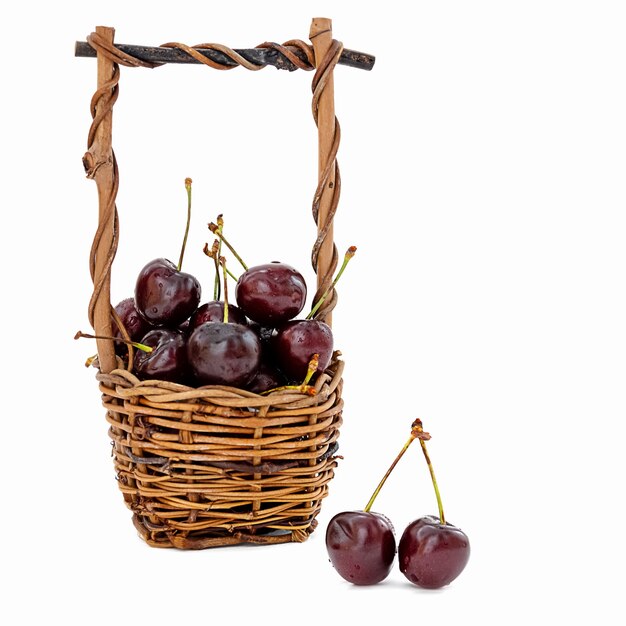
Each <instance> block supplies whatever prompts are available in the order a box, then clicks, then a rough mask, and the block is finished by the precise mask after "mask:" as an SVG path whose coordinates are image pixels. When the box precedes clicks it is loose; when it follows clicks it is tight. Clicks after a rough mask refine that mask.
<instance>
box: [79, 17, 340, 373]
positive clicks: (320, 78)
mask: <svg viewBox="0 0 626 626" xmlns="http://www.w3.org/2000/svg"><path fill="white" fill-rule="evenodd" d="M114 36H115V29H113V28H110V27H107V26H97V27H96V29H95V32H94V33H92V34H91V35H90V37H89V38H88V41H89V43H90V44H91V46H92V47H94V48H95V49H96V51H97V67H98V69H97V89H96V91H95V93H94V95H93V97H92V99H91V115H92V123H91V126H90V128H89V133H88V139H87V152H86V153H85V155H84V157H83V165H84V167H85V172H86V174H87V178H91V179H94V180H95V181H96V185H97V190H98V228H97V230H96V233H95V236H94V239H93V243H92V246H91V252H90V263H89V269H90V273H91V279H92V282H93V286H94V288H93V293H92V296H91V299H90V301H89V307H88V318H89V323H90V324H91V326H92V328H93V329H94V330H95V333H96V335H101V336H111V320H112V316H113V315H114V311H113V307H112V306H111V267H112V264H113V260H114V258H115V254H116V252H117V245H118V239H119V228H118V226H119V223H118V213H117V206H116V197H117V191H118V187H119V171H118V167H117V161H116V159H115V153H114V151H113V146H112V127H113V106H114V104H115V102H116V100H117V97H118V92H119V85H118V83H119V79H120V68H119V66H120V65H124V66H127V67H156V66H157V64H154V63H148V62H145V61H141V60H140V59H137V58H135V57H133V56H131V55H129V54H128V53H121V52H120V51H119V50H118V49H117V48H116V47H115V46H114V44H113V40H114ZM309 37H310V39H311V42H312V47H313V54H308V55H307V57H309V58H311V57H314V60H315V66H312V65H311V66H309V65H307V64H305V63H301V64H300V65H299V66H298V67H300V68H301V69H315V74H314V77H313V81H312V91H313V102H312V110H313V117H314V120H315V123H316V125H317V129H318V152H319V163H318V186H317V189H316V191H315V195H314V198H313V205H312V212H313V218H314V220H315V222H316V225H317V238H316V240H315V243H314V245H313V251H312V256H311V263H312V266H313V270H314V271H315V273H316V276H317V291H316V294H315V296H314V302H316V301H317V300H318V299H319V298H320V297H321V296H322V295H323V294H324V292H325V291H326V290H327V289H328V288H329V287H330V285H331V283H332V278H333V273H334V272H335V270H336V268H337V262H338V254H337V248H336V246H335V243H334V241H333V219H334V216H335V212H336V210H337V205H338V203H339V195H340V191H341V178H340V175H339V168H338V165H337V150H338V148H339V142H340V127H339V122H338V120H337V118H336V116H335V106H334V84H333V70H334V68H335V65H336V64H337V62H338V60H339V57H340V56H341V53H342V51H343V44H342V43H341V42H338V41H336V40H334V39H333V37H332V22H331V20H330V19H328V18H313V20H312V22H311V29H310V32H309ZM289 43H291V44H293V43H297V44H298V45H300V47H301V48H302V47H307V45H306V44H304V42H295V41H292V42H289ZM168 45H169V46H172V45H180V47H181V49H184V48H189V47H188V46H182V44H168ZM262 45H263V46H267V44H262ZM272 46H275V47H276V48H277V49H280V48H282V46H279V45H278V44H272ZM308 48H309V50H310V47H308ZM222 49H223V50H229V49H227V48H225V47H222ZM231 67H232V66H231ZM219 69H230V67H222V68H219ZM249 69H252V68H249ZM254 69H258V68H254ZM336 303H337V294H336V290H335V289H334V288H333V289H332V291H331V293H329V294H328V296H327V297H326V299H325V301H324V303H323V305H322V306H321V307H320V309H319V310H318V311H317V314H316V316H315V317H316V318H317V319H321V320H323V321H326V323H327V324H329V325H331V324H332V319H331V317H332V316H331V313H332V310H333V309H334V307H335V305H336ZM96 341H97V350H98V361H99V367H100V371H101V372H103V373H109V372H111V371H112V370H114V369H115V368H116V367H117V359H116V356H115V348H114V344H113V341H112V340H110V339H97V340H96Z"/></svg>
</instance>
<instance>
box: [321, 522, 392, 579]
mask: <svg viewBox="0 0 626 626" xmlns="http://www.w3.org/2000/svg"><path fill="white" fill-rule="evenodd" d="M326 550H327V551H328V556H329V557H330V562H331V563H332V565H333V567H334V568H335V570H336V571H337V572H338V574H339V575H340V576H341V577H342V578H344V579H345V580H347V581H348V582H351V583H353V584H355V585H374V584H376V583H379V582H381V581H382V580H384V579H385V578H387V576H388V575H389V572H390V571H391V568H392V566H393V561H394V558H395V555H396V540H395V534H394V529H393V525H392V524H391V522H390V521H389V519H388V518H387V517H385V516H384V515H382V514H381V513H371V512H365V511H344V512H342V513H338V514H337V515H335V516H334V517H333V518H332V519H331V520H330V522H329V523H328V526H327V528H326Z"/></svg>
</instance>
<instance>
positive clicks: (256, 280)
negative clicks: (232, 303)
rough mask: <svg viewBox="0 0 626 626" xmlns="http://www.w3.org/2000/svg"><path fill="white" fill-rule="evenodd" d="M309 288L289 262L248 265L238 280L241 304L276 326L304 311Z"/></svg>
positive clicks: (266, 323) (237, 294)
mask: <svg viewBox="0 0 626 626" xmlns="http://www.w3.org/2000/svg"><path fill="white" fill-rule="evenodd" d="M306 294H307V288H306V283H305V281H304V278H303V276H302V274H300V272H298V271H297V270H295V269H294V268H293V267H291V266H290V265H287V264H286V263H279V262H274V263H265V264H263V265H257V266H255V267H250V268H248V269H247V270H246V271H245V272H244V273H243V274H241V276H239V280H238V281H237V285H236V286H235V298H236V300H237V305H238V306H239V308H240V309H241V310H242V311H243V312H244V313H245V314H246V316H247V317H249V318H250V319H251V320H253V321H255V322H258V323H259V324H261V325H262V326H270V327H276V326H278V325H279V324H282V323H283V322H286V321H287V320H290V319H293V318H294V317H296V315H298V313H300V311H302V309H303V308H304V304H305V302H306Z"/></svg>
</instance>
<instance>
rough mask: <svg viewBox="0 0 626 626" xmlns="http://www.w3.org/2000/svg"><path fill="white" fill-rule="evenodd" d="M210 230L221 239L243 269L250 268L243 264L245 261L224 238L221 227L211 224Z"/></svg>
mask: <svg viewBox="0 0 626 626" xmlns="http://www.w3.org/2000/svg"><path fill="white" fill-rule="evenodd" d="M209 230H210V231H211V232H212V233H213V234H214V235H216V236H217V237H219V239H220V241H222V243H224V245H225V246H226V247H227V248H228V249H229V250H230V251H231V252H232V253H233V254H234V255H235V258H236V259H237V260H238V261H239V263H241V267H243V269H244V270H247V269H248V266H247V265H246V264H245V263H244V262H243V259H242V258H241V257H240V256H239V255H238V254H237V251H236V250H235V248H233V247H232V246H231V244H230V243H229V241H228V239H226V237H224V235H223V234H222V233H221V232H220V228H219V226H218V225H217V224H215V223H214V222H210V223H209Z"/></svg>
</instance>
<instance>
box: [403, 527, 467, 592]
mask: <svg viewBox="0 0 626 626" xmlns="http://www.w3.org/2000/svg"><path fill="white" fill-rule="evenodd" d="M469 556H470V544H469V539H468V537H467V535H466V534H465V533H464V532H463V531H462V530H461V529H460V528H457V527H456V526H453V525H452V524H449V523H448V522H446V523H445V524H442V523H441V521H440V520H439V518H438V517H435V516H433V515H426V516H424V517H421V518H419V519H416V520H414V521H413V522H411V523H410V524H409V525H408V526H407V527H406V529H405V530H404V532H403V533H402V537H401V538H400V544H399V546H398V559H399V562H400V571H401V572H402V573H403V574H404V575H405V576H406V577H407V579H408V580H409V581H411V582H412V583H413V584H414V585H417V586H419V587H424V588H425V589H439V588H440V587H444V586H445V585H449V584H450V583H451V582H452V581H453V580H454V579H455V578H456V577H457V576H458V575H459V574H460V573H461V572H462V571H463V570H464V569H465V566H466V565H467V562H468V560H469Z"/></svg>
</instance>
